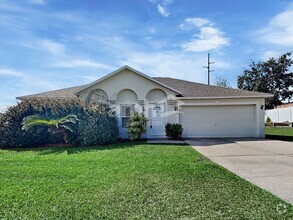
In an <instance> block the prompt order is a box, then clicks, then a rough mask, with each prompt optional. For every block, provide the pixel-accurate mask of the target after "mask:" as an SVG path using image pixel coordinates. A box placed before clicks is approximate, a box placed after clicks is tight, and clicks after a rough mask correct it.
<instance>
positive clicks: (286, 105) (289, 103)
mask: <svg viewBox="0 0 293 220" xmlns="http://www.w3.org/2000/svg"><path fill="white" fill-rule="evenodd" d="M288 107H293V103H292V102H288V103H284V104H282V105H277V106H276V107H275V109H276V108H288Z"/></svg>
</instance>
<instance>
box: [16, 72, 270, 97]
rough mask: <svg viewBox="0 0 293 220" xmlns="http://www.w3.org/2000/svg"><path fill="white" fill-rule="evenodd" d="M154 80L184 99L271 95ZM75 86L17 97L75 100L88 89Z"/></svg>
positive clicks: (180, 81)
mask: <svg viewBox="0 0 293 220" xmlns="http://www.w3.org/2000/svg"><path fill="white" fill-rule="evenodd" d="M153 79H155V80H157V81H159V82H161V83H163V84H165V85H167V86H169V87H171V88H174V89H175V90H178V91H180V92H181V95H182V96H183V97H193V98H200V97H215V98H217V97H260V96H263V97H269V96H270V95H269V94H266V93H260V92H252V91H246V90H240V89H231V88H223V87H219V86H211V85H206V84H201V83H195V82H190V81H186V80H180V79H174V78H168V77H153ZM86 86H87V85H83V86H75V87H70V88H65V89H58V90H54V91H49V92H43V93H38V94H33V95H27V96H21V97H17V99H28V98H74V97H76V95H75V93H76V92H77V91H78V90H80V89H82V88H83V87H86Z"/></svg>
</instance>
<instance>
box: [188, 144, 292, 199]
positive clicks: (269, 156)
mask: <svg viewBox="0 0 293 220" xmlns="http://www.w3.org/2000/svg"><path fill="white" fill-rule="evenodd" d="M185 142H186V143H188V144H190V145H191V146H193V147H194V148H195V149H196V150H197V151H199V152H200V153H201V154H203V155H205V156H206V157H208V158H209V159H210V160H212V161H214V162H215V163H217V164H219V165H221V166H223V167H225V168H227V169H228V170H230V171H232V172H233V173H235V174H237V175H238V176H241V177H243V178H244V179H246V180H248V181H249V182H251V183H253V184H255V185H257V186H259V187H261V188H263V189H265V190H267V191H269V192H271V193H272V194H274V195H276V196H278V197H280V198H282V199H283V200H285V201H287V202H289V203H291V204H293V143H290V142H284V141H275V140H268V139H189V140H186V141H185Z"/></svg>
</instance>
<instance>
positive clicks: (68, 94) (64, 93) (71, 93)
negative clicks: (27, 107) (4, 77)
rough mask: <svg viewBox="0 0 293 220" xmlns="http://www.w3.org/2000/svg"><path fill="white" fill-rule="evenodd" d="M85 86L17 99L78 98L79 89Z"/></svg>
mask: <svg viewBox="0 0 293 220" xmlns="http://www.w3.org/2000/svg"><path fill="white" fill-rule="evenodd" d="M84 86H85V85H83V86H75V87H70V88H65V89H58V90H53V91H49V92H42V93H37V94H32V95H26V96H20V97H16V98H17V99H20V100H21V99H29V98H60V99H61V98H74V97H76V95H75V92H76V91H77V90H79V89H82V88H83V87H84Z"/></svg>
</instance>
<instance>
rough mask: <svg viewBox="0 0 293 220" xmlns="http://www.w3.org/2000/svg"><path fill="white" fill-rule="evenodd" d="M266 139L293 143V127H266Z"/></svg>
mask: <svg viewBox="0 0 293 220" xmlns="http://www.w3.org/2000/svg"><path fill="white" fill-rule="evenodd" d="M265 132H266V138H270V139H275V140H283V141H293V128H291V127H266V131H265Z"/></svg>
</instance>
